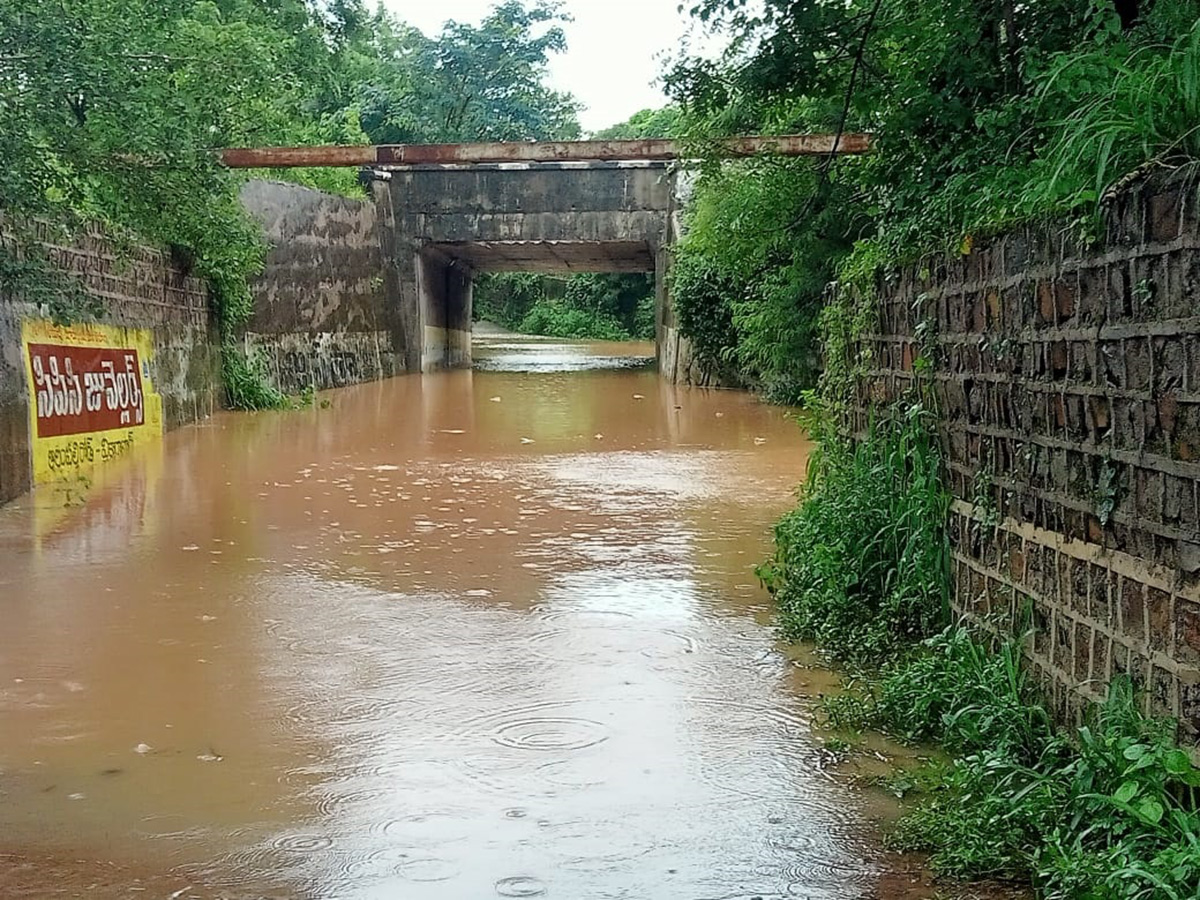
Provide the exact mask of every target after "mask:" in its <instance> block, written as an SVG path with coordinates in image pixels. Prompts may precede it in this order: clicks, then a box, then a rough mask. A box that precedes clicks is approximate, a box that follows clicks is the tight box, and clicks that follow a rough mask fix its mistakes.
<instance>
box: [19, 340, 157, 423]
mask: <svg viewBox="0 0 1200 900" xmlns="http://www.w3.org/2000/svg"><path fill="white" fill-rule="evenodd" d="M28 346H29V365H30V367H31V368H32V370H33V386H34V396H35V398H36V403H37V434H38V437H42V438H44V437H59V436H61V435H66V434H85V433H87V432H90V431H111V430H112V429H114V428H128V427H129V426H131V425H141V424H143V423H144V422H145V421H146V411H145V407H144V395H143V393H142V370H141V366H140V364H139V361H138V354H137V350H134V349H132V348H122V349H112V348H109V347H68V346H59V345H56V344H29V345H28Z"/></svg>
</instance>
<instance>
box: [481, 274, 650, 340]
mask: <svg viewBox="0 0 1200 900" xmlns="http://www.w3.org/2000/svg"><path fill="white" fill-rule="evenodd" d="M474 315H475V318H476V319H484V320H487V321H489V322H494V323H495V324H497V325H501V326H503V327H504V328H508V329H510V330H511V331H516V332H520V333H521V334H533V335H542V336H545V337H557V338H575V339H580V340H596V341H629V340H643V341H646V340H653V339H654V277H653V276H652V275H639V274H633V275H630V274H621V275H602V274H583V275H573V276H571V277H570V278H566V279H563V278H554V277H551V276H546V275H534V274H529V273H515V272H505V273H500V274H494V275H483V276H480V277H479V278H478V279H477V280H476V282H475V298H474Z"/></svg>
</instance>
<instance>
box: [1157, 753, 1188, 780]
mask: <svg viewBox="0 0 1200 900" xmlns="http://www.w3.org/2000/svg"><path fill="white" fill-rule="evenodd" d="M1163 768H1165V769H1166V770H1167V771H1168V772H1170V773H1171V774H1172V775H1187V774H1188V773H1189V772H1191V771H1192V769H1193V768H1195V767H1194V766H1193V765H1192V758H1191V757H1190V756H1188V754H1187V753H1186V752H1185V751H1183V750H1172V751H1170V752H1169V753H1168V754H1167V755H1166V756H1164V757H1163Z"/></svg>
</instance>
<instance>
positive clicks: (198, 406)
mask: <svg viewBox="0 0 1200 900" xmlns="http://www.w3.org/2000/svg"><path fill="white" fill-rule="evenodd" d="M2 226H3V222H2V221H0V232H2V231H3V228H2ZM33 237H34V239H35V240H37V242H38V243H40V244H41V246H42V247H43V249H44V251H45V253H46V255H47V257H48V258H49V261H50V262H51V263H52V264H53V265H54V266H56V267H57V268H58V269H60V270H61V271H63V272H66V273H68V274H69V275H71V276H73V277H75V278H77V279H78V280H79V281H80V283H81V284H83V286H84V287H85V288H86V289H87V291H88V292H89V293H91V294H93V295H94V296H96V297H98V298H100V299H101V300H102V301H103V303H104V307H105V313H104V315H103V316H102V317H101V318H100V319H99V321H100V322H101V323H102V324H106V325H115V326H126V327H132V328H149V329H152V330H153V332H154V343H155V347H154V350H155V358H154V362H153V369H152V372H151V376H152V378H153V382H154V385H155V389H156V390H157V391H158V393H159V395H160V396H161V397H162V400H163V417H164V426H165V427H166V428H168V429H171V428H177V427H179V426H180V425H184V424H187V423H189V422H195V421H197V420H199V419H202V418H204V417H205V416H208V415H211V414H212V412H213V411H214V409H216V408H217V407H218V405H219V403H220V399H221V393H222V390H223V389H222V387H221V382H220V369H221V366H220V354H219V344H218V342H217V339H216V335H215V332H214V331H213V330H212V328H211V326H210V322H209V314H208V299H207V293H206V291H205V289H204V285H203V284H202V283H201V282H200V281H199V280H197V279H195V278H192V277H190V276H189V275H188V274H187V273H185V272H184V271H183V270H182V269H180V267H179V266H178V265H176V264H175V263H174V262H173V261H172V260H171V259H170V257H169V256H167V255H166V254H164V253H161V252H159V251H157V250H151V249H149V248H145V247H133V248H128V249H126V248H121V249H118V248H117V247H116V246H115V245H114V244H113V243H112V242H111V241H110V240H108V239H107V238H105V236H104V235H103V234H102V233H101V232H100V230H99V229H98V228H93V229H91V230H89V231H87V232H86V233H84V234H82V235H79V236H78V237H77V238H76V239H75V240H73V241H67V240H65V239H64V238H63V236H62V235H61V233H59V232H58V231H57V230H55V229H52V228H50V227H48V226H45V225H35V226H34V233H33ZM0 241H4V244H5V247H6V249H7V252H10V253H12V252H15V248H16V244H15V242H14V241H13V240H12V239H11V238H10V237H7V236H5V235H4V234H2V233H0ZM26 318H44V315H43V313H42V311H40V310H39V309H37V308H36V307H34V306H33V305H31V304H29V303H27V302H25V301H24V300H23V299H22V298H20V297H15V296H9V295H7V294H4V293H0V503H4V502H7V501H8V500H11V499H13V498H14V497H17V496H19V495H21V494H23V493H25V492H26V491H28V490H29V488H30V486H31V484H30V456H29V407H28V396H29V389H28V385H27V384H26V376H25V361H24V359H23V358H22V348H21V322H22V320H23V319H26Z"/></svg>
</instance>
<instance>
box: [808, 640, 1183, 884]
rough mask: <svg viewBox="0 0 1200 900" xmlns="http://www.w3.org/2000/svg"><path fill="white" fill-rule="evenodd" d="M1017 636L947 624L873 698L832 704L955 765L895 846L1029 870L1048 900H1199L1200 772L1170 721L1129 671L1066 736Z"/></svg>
mask: <svg viewBox="0 0 1200 900" xmlns="http://www.w3.org/2000/svg"><path fill="white" fill-rule="evenodd" d="M1020 656H1021V651H1020V647H1019V646H1018V645H1017V644H1015V643H1008V644H1004V645H1001V646H1000V647H999V648H989V647H986V646H984V645H982V644H980V643H978V642H977V641H976V640H975V639H973V638H972V636H971V635H970V634H969V633H968V632H967V631H966V630H964V629H962V628H961V627H954V628H950V629H947V630H946V631H945V632H943V633H942V634H940V635H937V636H936V637H934V638H931V639H929V640H928V641H926V642H924V643H923V644H922V645H921V646H920V647H919V648H918V649H917V650H915V651H914V652H913V653H911V654H910V655H909V656H907V657H906V658H904V659H903V660H902V661H900V662H898V663H896V664H895V665H893V666H892V667H891V668H889V669H888V670H887V671H886V672H885V673H884V675H883V676H882V677H881V678H880V679H879V680H878V681H877V682H876V683H874V684H872V685H871V686H870V688H869V690H868V692H867V693H866V695H863V694H861V693H860V694H859V695H857V697H855V698H853V699H851V700H849V701H843V700H835V701H833V702H832V703H831V704H830V712H831V719H832V721H833V722H834V724H836V725H837V726H839V727H851V726H852V727H860V728H861V727H871V728H881V729H883V730H887V731H890V732H892V733H894V734H897V735H900V736H902V737H904V738H907V739H912V740H932V741H936V742H938V743H941V744H942V745H943V746H945V747H947V748H948V749H950V750H951V751H952V752H953V753H954V754H955V759H954V761H953V762H952V763H951V764H950V765H949V766H947V767H944V768H942V769H940V770H936V771H933V772H929V773H926V776H925V777H924V778H921V779H918V780H919V781H922V782H926V783H928V784H930V785H931V793H930V794H929V795H928V796H927V797H925V799H924V801H923V802H922V803H921V804H920V805H919V806H918V807H917V808H916V809H915V810H914V811H913V812H911V813H910V814H909V815H908V816H906V817H905V818H904V819H903V820H902V821H901V823H900V825H899V827H898V830H897V832H896V833H895V835H894V836H893V838H892V843H893V844H894V845H895V846H897V847H899V848H902V849H920V850H926V851H930V852H932V853H933V863H934V865H935V867H937V868H938V869H939V870H940V871H942V872H944V873H946V874H950V875H955V876H958V877H981V876H1000V877H1008V878H1030V879H1032V880H1033V881H1034V883H1035V884H1036V885H1037V886H1038V888H1039V890H1040V895H1041V896H1044V897H1047V898H1062V900H1066V898H1095V900H1149V898H1172V900H1186V898H1192V897H1194V896H1195V893H1194V891H1195V886H1196V884H1198V883H1200V811H1198V810H1200V807H1198V804H1197V801H1198V799H1200V793H1198V792H1197V788H1198V787H1200V769H1197V768H1196V767H1195V766H1194V765H1193V764H1192V761H1191V759H1190V757H1189V756H1188V754H1187V753H1186V752H1184V751H1182V750H1180V749H1179V748H1178V747H1177V746H1176V745H1175V743H1174V741H1173V739H1172V738H1173V734H1174V725H1173V723H1171V722H1166V721H1159V720H1155V719H1149V718H1146V717H1145V716H1144V715H1143V714H1142V713H1141V711H1140V709H1139V704H1138V698H1137V697H1136V696H1135V694H1134V692H1133V690H1132V688H1131V686H1130V684H1129V682H1128V680H1120V679H1118V680H1117V681H1115V682H1114V683H1113V685H1112V687H1111V688H1110V690H1109V695H1108V699H1107V700H1106V702H1105V703H1104V704H1103V705H1102V706H1100V707H1098V708H1097V709H1095V710H1094V711H1093V712H1092V713H1091V716H1090V719H1089V721H1088V723H1087V724H1086V725H1084V726H1082V727H1080V728H1077V729H1075V730H1074V731H1073V732H1072V733H1070V734H1066V733H1062V732H1059V731H1057V730H1056V729H1055V728H1054V726H1053V725H1052V722H1051V719H1050V716H1049V714H1048V713H1047V712H1046V710H1045V708H1044V707H1043V706H1042V705H1041V704H1040V703H1039V700H1038V697H1037V693H1036V691H1035V690H1034V689H1033V687H1032V686H1031V685H1030V684H1029V683H1028V680H1027V678H1026V675H1025V673H1024V672H1023V671H1022V669H1021V664H1020Z"/></svg>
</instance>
